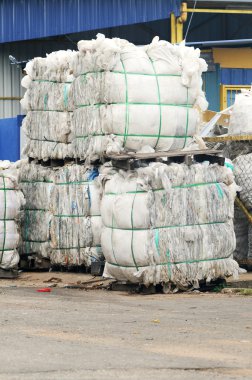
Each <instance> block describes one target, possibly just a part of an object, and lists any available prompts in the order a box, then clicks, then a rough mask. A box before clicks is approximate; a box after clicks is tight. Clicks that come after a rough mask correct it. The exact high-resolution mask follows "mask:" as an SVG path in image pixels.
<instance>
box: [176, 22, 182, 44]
mask: <svg viewBox="0 0 252 380" xmlns="http://www.w3.org/2000/svg"><path fill="white" fill-rule="evenodd" d="M176 31H177V43H179V42H181V41H183V23H182V22H180V21H179V19H178V18H177V20H176Z"/></svg>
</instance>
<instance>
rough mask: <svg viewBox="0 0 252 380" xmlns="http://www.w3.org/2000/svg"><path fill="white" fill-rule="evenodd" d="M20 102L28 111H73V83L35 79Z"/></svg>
mask: <svg viewBox="0 0 252 380" xmlns="http://www.w3.org/2000/svg"><path fill="white" fill-rule="evenodd" d="M21 84H23V82H21ZM20 103H21V106H22V108H23V109H24V110H27V111H30V110H32V111H38V110H40V111H72V110H73V108H74V106H73V95H72V85H71V83H58V82H50V81H43V80H33V81H31V82H30V84H29V87H28V89H27V90H26V92H25V95H24V97H23V99H21V101H20Z"/></svg>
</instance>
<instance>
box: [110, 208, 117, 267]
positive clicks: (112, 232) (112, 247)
mask: <svg viewBox="0 0 252 380" xmlns="http://www.w3.org/2000/svg"><path fill="white" fill-rule="evenodd" d="M113 225H114V213H113V209H112V226H113ZM113 234H114V229H113V228H112V230H111V249H112V253H113V256H114V259H115V262H116V263H117V259H116V255H115V251H114V245H113Z"/></svg>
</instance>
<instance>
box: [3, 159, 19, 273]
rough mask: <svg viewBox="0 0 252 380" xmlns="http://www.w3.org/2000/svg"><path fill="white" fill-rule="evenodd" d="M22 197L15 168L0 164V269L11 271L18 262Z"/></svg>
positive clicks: (8, 164) (7, 163)
mask: <svg viewBox="0 0 252 380" xmlns="http://www.w3.org/2000/svg"><path fill="white" fill-rule="evenodd" d="M24 202H25V201H24V196H23V194H22V192H21V191H20V190H19V188H18V183H17V171H16V168H15V167H14V166H13V165H12V164H11V163H10V162H9V161H1V162H0V269H1V270H13V269H15V268H17V265H18V262H19V254H18V251H17V249H18V246H19V240H20V234H19V223H18V221H19V215H20V209H21V206H22V205H23V204H24Z"/></svg>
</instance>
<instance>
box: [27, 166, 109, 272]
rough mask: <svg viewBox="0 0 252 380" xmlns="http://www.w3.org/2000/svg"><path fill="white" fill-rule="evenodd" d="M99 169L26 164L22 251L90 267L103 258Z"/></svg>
mask: <svg viewBox="0 0 252 380" xmlns="http://www.w3.org/2000/svg"><path fill="white" fill-rule="evenodd" d="M97 175H98V170H97V169H94V168H92V167H89V168H87V167H85V166H80V165H65V166H64V167H61V168H59V167H58V168H48V167H43V166H41V165H38V164H35V163H32V164H25V165H23V167H22V170H21V174H20V184H21V186H22V190H23V192H24V194H25V197H26V199H27V200H28V201H27V204H26V206H25V210H24V216H23V223H22V238H23V244H22V253H23V254H26V255H29V254H32V253H33V254H34V253H35V254H36V255H37V257H38V258H41V257H42V258H48V259H50V261H51V264H52V265H62V266H67V267H71V266H77V265H85V266H87V267H88V266H90V265H91V262H92V261H95V260H98V258H101V256H102V255H101V244H100V235H101V216H100V195H101V192H100V188H99V186H96V185H95V180H94V179H95V177H96V176H97Z"/></svg>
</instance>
